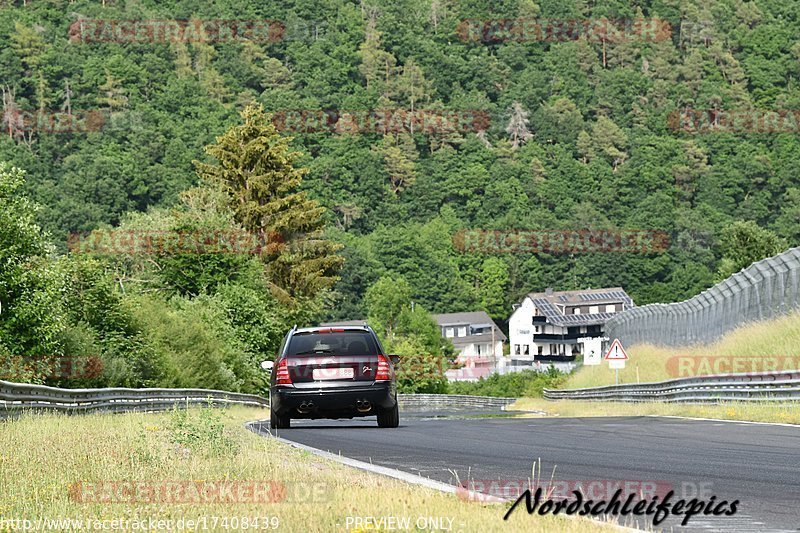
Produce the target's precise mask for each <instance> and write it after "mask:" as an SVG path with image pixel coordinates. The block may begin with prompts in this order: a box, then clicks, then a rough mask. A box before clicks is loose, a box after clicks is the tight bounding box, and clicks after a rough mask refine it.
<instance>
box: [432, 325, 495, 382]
mask: <svg viewBox="0 0 800 533" xmlns="http://www.w3.org/2000/svg"><path fill="white" fill-rule="evenodd" d="M433 318H434V320H436V323H437V324H439V327H440V328H441V331H442V337H445V338H447V339H450V340H451V341H452V343H453V346H454V347H455V349H456V354H457V357H456V361H457V362H459V363H462V364H463V365H464V366H463V368H460V369H457V370H448V371H447V379H450V380H456V381H476V380H478V379H479V378H480V377H484V376H488V375H489V374H491V373H492V372H494V371H495V370H496V367H497V363H498V361H500V360H502V358H503V344H504V343H505V342H506V340H508V339H507V337H506V336H505V334H504V333H503V332H502V331H501V330H500V328H499V327H498V326H497V324H495V322H494V320H492V318H491V317H490V316H489V315H488V314H487V313H486V312H485V311H474V312H469V313H445V314H441V315H433Z"/></svg>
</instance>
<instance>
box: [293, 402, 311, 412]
mask: <svg viewBox="0 0 800 533" xmlns="http://www.w3.org/2000/svg"><path fill="white" fill-rule="evenodd" d="M313 409H314V402H303V403H301V404H300V407H298V408H297V412H298V413H300V414H304V415H305V414H308V413H310V412H311V411H312V410H313Z"/></svg>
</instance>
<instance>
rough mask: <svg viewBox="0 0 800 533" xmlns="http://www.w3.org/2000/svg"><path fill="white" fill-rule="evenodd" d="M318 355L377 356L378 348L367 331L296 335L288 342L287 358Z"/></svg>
mask: <svg viewBox="0 0 800 533" xmlns="http://www.w3.org/2000/svg"><path fill="white" fill-rule="evenodd" d="M319 353H330V354H334V355H377V354H378V346H377V344H376V342H375V339H374V338H373V337H372V334H371V333H369V332H367V331H345V332H331V333H313V332H310V333H297V334H295V335H294V336H292V339H291V340H290V341H289V348H288V349H287V351H286V355H287V356H289V357H303V356H309V357H313V356H314V355H316V354H319Z"/></svg>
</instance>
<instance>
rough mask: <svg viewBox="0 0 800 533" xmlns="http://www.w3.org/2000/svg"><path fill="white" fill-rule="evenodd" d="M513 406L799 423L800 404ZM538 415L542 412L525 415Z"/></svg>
mask: <svg viewBox="0 0 800 533" xmlns="http://www.w3.org/2000/svg"><path fill="white" fill-rule="evenodd" d="M513 408H514V409H521V410H541V411H545V412H546V413H547V415H541V416H562V417H583V416H648V415H656V416H687V417H695V418H718V419H720V420H742V421H751V422H772V423H783V424H800V405H798V404H786V403H772V402H767V403H746V402H729V403H723V404H719V405H687V404H680V403H659V402H637V403H627V402H593V401H582V400H557V401H549V400H545V399H543V398H520V399H519V400H517V402H516V403H515V404H514V405H513ZM526 416H531V417H538V416H539V415H526Z"/></svg>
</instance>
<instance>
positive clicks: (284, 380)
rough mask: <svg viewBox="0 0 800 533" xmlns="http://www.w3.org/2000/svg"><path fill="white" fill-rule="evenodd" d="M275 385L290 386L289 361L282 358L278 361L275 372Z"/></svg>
mask: <svg viewBox="0 0 800 533" xmlns="http://www.w3.org/2000/svg"><path fill="white" fill-rule="evenodd" d="M275 384H276V385H291V384H292V377H291V376H290V375H289V361H287V359H286V358H285V357H284V358H283V359H281V360H280V361H278V368H277V369H276V370H275Z"/></svg>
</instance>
